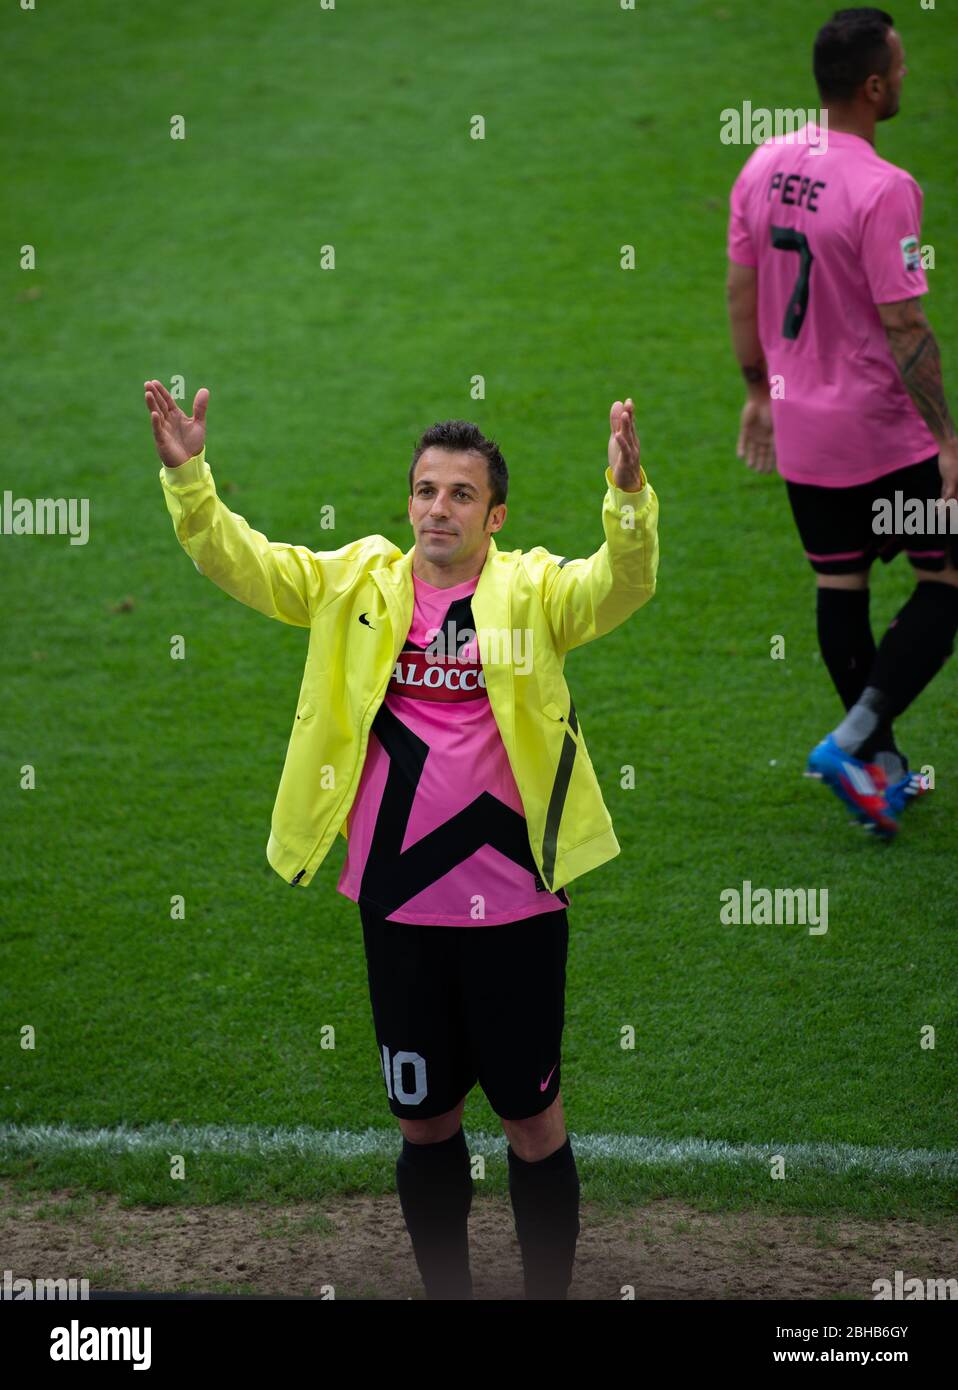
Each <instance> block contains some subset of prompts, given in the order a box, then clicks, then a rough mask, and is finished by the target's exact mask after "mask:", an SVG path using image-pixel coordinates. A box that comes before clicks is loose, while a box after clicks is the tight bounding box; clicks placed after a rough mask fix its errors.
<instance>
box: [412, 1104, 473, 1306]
mask: <svg viewBox="0 0 958 1390" xmlns="http://www.w3.org/2000/svg"><path fill="white" fill-rule="evenodd" d="M396 1187H397V1188H398V1191H399V1203H400V1206H401V1207H402V1214H403V1217H404V1219H405V1222H406V1229H407V1230H408V1231H409V1236H410V1239H411V1240H412V1248H413V1253H414V1255H415V1257H416V1264H417V1265H418V1267H419V1273H420V1274H421V1275H422V1281H423V1284H424V1286H425V1289H426V1297H427V1298H436V1299H454V1298H472V1276H471V1274H470V1272H469V1231H468V1225H467V1217H468V1216H469V1209H470V1207H471V1206H472V1174H471V1171H470V1162H469V1150H468V1148H467V1146H466V1136H465V1134H464V1133H463V1130H462V1126H461V1125H460V1127H459V1129H458V1131H457V1132H456V1133H455V1134H453V1135H452V1136H451V1137H450V1138H449V1139H443V1140H441V1141H440V1142H439V1143H438V1144H411V1143H410V1142H409V1140H408V1139H406V1138H405V1137H404V1138H403V1146H402V1153H401V1154H400V1155H399V1157H398V1158H397V1160H396Z"/></svg>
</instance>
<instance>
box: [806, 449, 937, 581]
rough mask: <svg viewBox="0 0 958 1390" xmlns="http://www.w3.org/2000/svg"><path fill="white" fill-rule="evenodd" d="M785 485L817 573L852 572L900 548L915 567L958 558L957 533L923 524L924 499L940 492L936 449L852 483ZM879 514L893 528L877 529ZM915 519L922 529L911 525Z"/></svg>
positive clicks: (888, 557) (925, 514)
mask: <svg viewBox="0 0 958 1390" xmlns="http://www.w3.org/2000/svg"><path fill="white" fill-rule="evenodd" d="M786 487H787V489H788V500H789V502H790V503H791V505H792V514H793V516H794V517H795V524H796V526H797V527H798V534H799V535H800V536H801V540H802V545H803V546H804V547H805V554H806V556H807V558H808V561H809V563H810V564H811V567H812V569H813V570H816V571H817V573H819V574H851V573H852V572H853V571H855V570H864V569H868V567H869V565H871V563H872V561H873V560H876V559H880V560H882V561H884V562H886V563H887V562H888V561H889V560H892V559H894V557H895V556H896V555H897V554H898V553H899V552H900V551H904V552H905V554H906V555H907V556H908V559H909V560H910V561H911V563H912V565H914V567H915V569H916V570H931V571H934V570H941V569H944V567H945V557H946V556H947V555H950V556H951V562H952V564H958V534H950V533H947V532H944V531H943V530H940V529H938V530H935V531H928V530H927V523H928V503H929V501H931V502H934V501H935V500H936V499H937V498H938V497H940V496H941V474H940V473H939V471H938V455H937V454H934V455H933V456H932V457H931V458H927V459H922V461H921V462H920V463H912V464H909V465H908V467H907V468H898V469H896V470H895V472H894V473H886V474H885V476H884V477H883V478H875V479H874V480H873V481H872V482H870V483H861V484H859V485H858V486H857V487H816V486H814V485H813V484H810V483H790V482H788V481H786ZM896 494H897V497H896ZM876 502H880V503H881V504H882V505H881V506H879V507H876V505H875V504H876ZM886 504H887V505H886ZM909 504H911V505H909ZM884 517H887V518H888V519H889V521H890V522H891V524H892V526H893V527H894V526H897V530H894V531H893V532H892V533H891V534H884V533H883V532H881V531H879V530H877V529H876V522H877V521H879V520H880V519H882V518H884ZM919 519H920V521H921V525H922V527H923V530H922V531H918V530H916V529H915V528H916V526H917V524H918V521H919ZM932 520H933V524H934V520H935V519H934V517H933V518H932ZM937 525H938V526H939V527H941V525H942V523H940V522H939V523H937Z"/></svg>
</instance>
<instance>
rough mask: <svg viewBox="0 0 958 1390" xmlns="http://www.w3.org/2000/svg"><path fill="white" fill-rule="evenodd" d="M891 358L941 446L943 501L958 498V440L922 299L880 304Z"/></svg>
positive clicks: (939, 448)
mask: <svg viewBox="0 0 958 1390" xmlns="http://www.w3.org/2000/svg"><path fill="white" fill-rule="evenodd" d="M875 307H876V308H877V310H878V312H879V314H880V316H881V321H882V324H883V326H884V329H885V336H886V338H887V339H888V346H889V348H890V349H891V353H892V356H893V357H894V359H895V361H896V362H897V363H898V370H899V371H900V372H901V379H902V382H903V383H904V386H905V389H906V390H907V392H908V394H909V395H910V396H911V398H912V400H913V401H914V403H915V409H916V410H917V411H918V413H919V415H920V416H921V418H922V419H923V420H924V422H925V424H926V425H927V426H928V428H929V429H930V430H931V432H932V434H933V435H934V436H935V439H936V440H937V442H938V467H939V470H940V472H941V479H942V489H941V495H942V497H944V498H948V497H958V436H956V433H955V426H954V422H953V420H952V418H951V415H950V414H949V413H948V403H947V401H946V400H945V388H944V386H943V385H942V380H941V354H940V353H939V351H938V344H937V342H936V341H935V335H934V333H933V332H932V331H931V325H930V324H929V322H928V320H927V319H926V318H925V315H924V311H923V310H922V307H921V300H920V299H901V300H899V301H898V302H897V303H895V304H877V305H876V306H875Z"/></svg>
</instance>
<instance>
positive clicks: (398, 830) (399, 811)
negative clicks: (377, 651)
mask: <svg viewBox="0 0 958 1390" xmlns="http://www.w3.org/2000/svg"><path fill="white" fill-rule="evenodd" d="M478 582H479V576H478V575H476V577H475V578H473V579H468V580H466V581H465V582H464V583H462V584H458V585H455V586H453V587H452V588H449V589H437V588H435V587H434V586H433V585H431V584H426V583H425V582H424V581H423V580H422V579H419V578H418V577H417V576H416V575H413V584H414V589H415V599H414V605H413V617H412V623H411V625H410V629H409V634H408V636H407V638H406V642H405V646H404V647H403V650H402V651H401V652H400V653H399V657H398V659H397V661H396V665H395V667H394V669H393V673H392V676H391V678H390V681H389V686H388V688H387V691H386V696H385V699H384V700H383V703H382V705H381V706H380V708H379V710H378V711H377V714H376V718H375V720H374V721H373V725H372V729H371V730H370V734H369V744H368V747H367V750H366V761H365V764H364V766H363V772H362V777H361V779H360V783H359V788H358V790H357V792H356V798H355V800H354V802H353V806H352V809H351V811H350V814H349V819H348V822H347V832H348V849H347V852H346V861H345V863H344V864H343V869H342V873H341V874H340V877H339V882H338V884H337V888H338V889H339V891H340V892H341V893H343V894H344V895H345V896H346V897H348V898H352V899H353V900H354V901H355V902H361V903H363V904H364V905H368V906H369V907H370V908H372V909H374V910H375V911H378V912H379V913H381V914H382V915H383V916H385V917H386V918H388V920H390V921H393V922H418V923H422V924H425V925H427V926H450V927H481V926H496V925H498V924H500V923H504V922H513V921H518V920H521V919H522V918H525V917H532V916H535V915H537V914H538V913H541V912H555V911H557V910H558V909H559V908H562V907H567V906H568V905H569V897H568V894H567V892H566V890H565V889H564V888H563V889H560V890H559V893H558V894H554V893H549V892H548V891H547V890H546V888H545V886H544V884H543V883H542V880H541V878H540V877H539V874H538V870H537V869H536V865H535V860H534V859H533V857H532V850H531V848H530V846H529V835H528V829H527V825H526V818H525V815H524V813H523V808H522V801H521V798H520V796H519V789H518V787H517V786H516V782H515V778H514V777H513V775H512V769H511V768H510V766H509V760H508V758H507V756H506V750H505V747H504V745H503V742H502V739H501V738H500V735H499V729H498V727H497V725H496V721H495V717H494V716H493V713H492V708H491V706H490V704H489V697H488V694H487V693H486V687H485V678H484V676H483V671H482V664H481V662H480V659H479V645H478V640H477V638H476V637H475V635H474V632H475V629H474V624H473V620H472V603H471V598H472V595H473V593H474V592H475V589H476V585H477V584H478ZM470 633H472V634H473V635H472V636H471V638H470V637H469V634H470ZM437 634H440V636H439V638H438V640H437ZM461 638H466V639H468V640H459V639H461Z"/></svg>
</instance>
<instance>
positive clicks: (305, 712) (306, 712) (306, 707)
mask: <svg viewBox="0 0 958 1390" xmlns="http://www.w3.org/2000/svg"><path fill="white" fill-rule="evenodd" d="M314 713H315V710H314V709H313V705H312V701H310V700H304V701H303V703H302V704H301V705H300V707H299V709H298V710H297V711H296V719H297V722H298V723H300V724H305V722H306V720H307V719H312V717H313V714H314Z"/></svg>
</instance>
